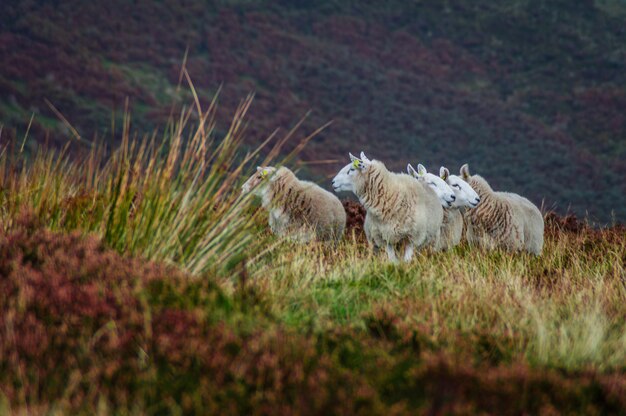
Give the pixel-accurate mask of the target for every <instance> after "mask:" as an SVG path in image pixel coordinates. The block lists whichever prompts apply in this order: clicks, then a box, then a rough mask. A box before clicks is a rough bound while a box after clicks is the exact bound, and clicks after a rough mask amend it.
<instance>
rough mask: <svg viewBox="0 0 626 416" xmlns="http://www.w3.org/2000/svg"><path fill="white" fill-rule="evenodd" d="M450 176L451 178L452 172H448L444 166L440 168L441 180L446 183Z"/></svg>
mask: <svg viewBox="0 0 626 416" xmlns="http://www.w3.org/2000/svg"><path fill="white" fill-rule="evenodd" d="M449 176H450V171H449V170H448V168H445V167H443V166H442V167H441V168H439V177H440V178H441V179H443V180H444V181H447V180H448V177H449Z"/></svg>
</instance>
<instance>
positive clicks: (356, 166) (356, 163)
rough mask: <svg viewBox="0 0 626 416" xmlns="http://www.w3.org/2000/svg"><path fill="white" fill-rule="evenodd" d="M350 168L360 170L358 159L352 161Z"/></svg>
mask: <svg viewBox="0 0 626 416" xmlns="http://www.w3.org/2000/svg"><path fill="white" fill-rule="evenodd" d="M352 166H354V167H355V168H357V169H360V168H361V161H360V160H359V159H354V160H353V161H352Z"/></svg>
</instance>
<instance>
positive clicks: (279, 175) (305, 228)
mask: <svg viewBox="0 0 626 416" xmlns="http://www.w3.org/2000/svg"><path fill="white" fill-rule="evenodd" d="M253 188H256V192H255V193H256V194H257V195H259V196H261V198H262V205H263V207H264V208H265V209H267V210H268V211H269V226H270V229H271V230H272V232H273V233H275V234H276V235H279V236H286V237H290V238H294V239H296V240H298V241H300V242H306V241H309V240H311V239H313V238H315V239H318V240H336V239H339V238H341V236H342V235H343V232H344V229H345V225H346V212H345V210H344V208H343V205H342V204H341V202H340V201H339V199H338V198H337V197H336V196H335V195H333V194H332V193H330V192H328V191H326V190H324V189H322V188H321V187H319V186H318V185H316V184H314V183H312V182H308V181H303V180H299V179H298V178H297V177H296V175H295V174H294V173H293V172H292V171H291V170H289V169H288V168H286V167H281V168H279V169H278V170H276V169H275V168H272V167H264V168H258V169H257V172H256V173H255V174H254V175H252V177H250V179H248V181H247V182H246V183H245V184H244V186H243V190H244V192H249V191H250V190H252V189H253Z"/></svg>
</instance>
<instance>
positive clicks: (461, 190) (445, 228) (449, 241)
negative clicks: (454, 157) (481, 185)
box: [437, 166, 480, 250]
mask: <svg viewBox="0 0 626 416" xmlns="http://www.w3.org/2000/svg"><path fill="white" fill-rule="evenodd" d="M439 176H440V177H441V179H443V180H444V181H445V182H446V183H447V184H448V186H450V188H452V191H454V196H455V200H454V202H453V204H452V206H451V207H449V208H444V210H443V224H442V225H441V237H440V239H439V242H438V244H437V248H439V249H446V250H447V249H450V248H452V247H454V246H457V245H458V244H459V243H460V242H461V238H462V237H463V213H464V212H465V211H466V210H468V209H472V208H476V206H478V204H479V203H480V197H479V196H478V194H477V193H476V191H474V189H472V187H471V186H470V185H469V184H468V183H467V182H465V181H464V180H463V179H461V178H460V177H458V176H456V175H450V171H449V170H448V169H447V168H445V167H443V166H442V167H441V168H440V169H439Z"/></svg>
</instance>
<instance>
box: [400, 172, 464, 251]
mask: <svg viewBox="0 0 626 416" xmlns="http://www.w3.org/2000/svg"><path fill="white" fill-rule="evenodd" d="M407 172H408V173H409V175H411V176H413V177H415V178H416V179H417V180H418V181H420V182H423V183H425V184H427V185H428V186H430V188H431V189H432V190H433V191H434V192H435V194H437V197H438V198H439V202H440V203H441V206H442V207H443V221H442V223H441V229H440V232H439V238H438V239H437V241H433V247H434V248H435V250H441V249H448V248H450V247H453V246H455V245H457V244H458V243H459V242H460V241H461V235H462V233H463V218H462V216H461V213H460V211H459V209H458V208H456V207H455V204H456V194H455V192H454V190H453V189H452V188H451V187H450V186H449V185H448V184H447V183H446V181H445V180H444V179H447V177H446V178H441V177H439V176H437V175H434V174H432V173H430V172H428V171H427V170H426V168H425V167H424V166H423V165H422V164H418V165H417V171H416V170H415V169H414V168H413V167H412V166H411V164H410V163H409V164H408V165H407ZM468 187H469V185H468ZM457 237H458V239H457Z"/></svg>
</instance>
